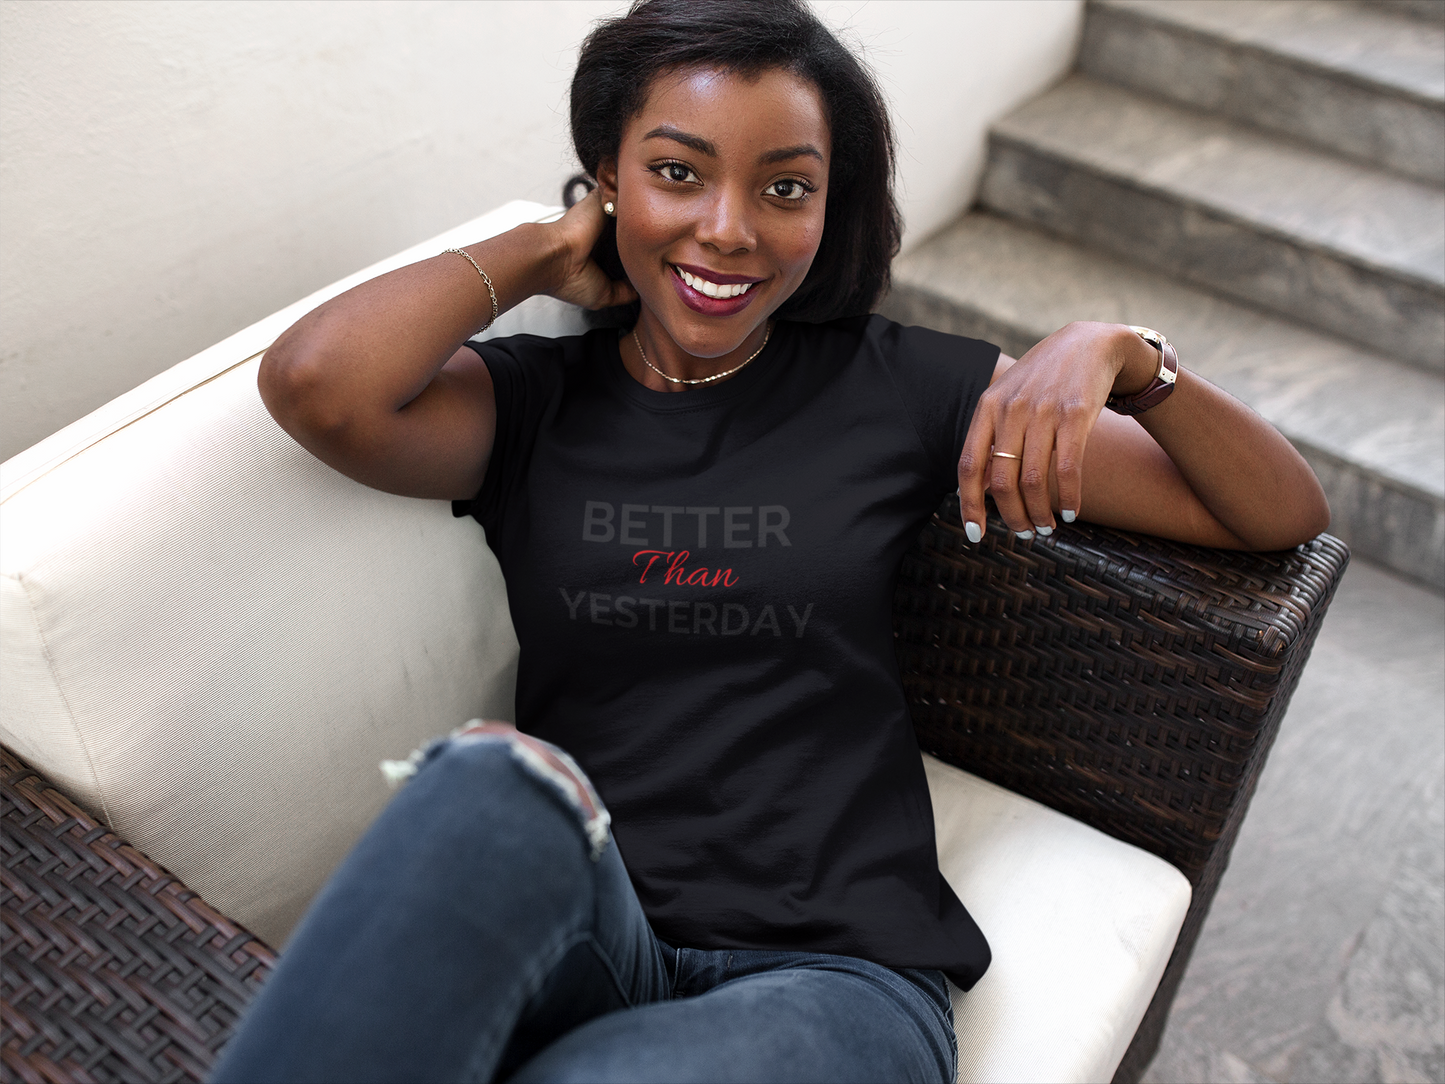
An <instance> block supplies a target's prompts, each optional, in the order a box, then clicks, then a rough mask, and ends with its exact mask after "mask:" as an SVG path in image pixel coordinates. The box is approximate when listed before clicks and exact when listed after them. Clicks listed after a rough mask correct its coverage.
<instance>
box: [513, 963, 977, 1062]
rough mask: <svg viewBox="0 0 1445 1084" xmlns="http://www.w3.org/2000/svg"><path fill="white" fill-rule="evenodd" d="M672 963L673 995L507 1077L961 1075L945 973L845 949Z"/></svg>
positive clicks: (610, 1019)
mask: <svg viewBox="0 0 1445 1084" xmlns="http://www.w3.org/2000/svg"><path fill="white" fill-rule="evenodd" d="M676 968H677V980H676V981H677V990H676V998H675V1000H672V1001H665V1002H658V1003H654V1004H650V1005H643V1006H640V1007H638V1008H634V1009H630V1010H627V1011H625V1012H614V1013H609V1014H608V1015H606V1016H601V1017H598V1018H597V1019H595V1020H592V1021H590V1022H589V1023H586V1024H583V1025H582V1026H581V1027H579V1028H577V1029H576V1030H574V1031H572V1032H569V1033H568V1034H567V1035H565V1036H563V1037H562V1038H560V1039H559V1040H557V1041H556V1042H555V1043H553V1044H552V1045H551V1046H549V1047H548V1048H547V1049H545V1050H543V1051H542V1052H541V1053H539V1054H538V1055H537V1056H536V1057H535V1058H533V1059H532V1060H531V1061H530V1062H528V1063H527V1064H525V1065H523V1066H522V1067H521V1068H520V1069H519V1070H518V1071H517V1073H516V1074H515V1075H513V1076H512V1077H511V1078H510V1084H532V1082H541V1081H546V1082H549V1084H564V1082H572V1081H576V1082H579V1084H580V1082H584V1081H585V1082H588V1084H604V1082H614V1081H615V1082H623V1081H626V1082H633V1084H639V1082H652V1081H656V1082H673V1084H684V1082H704V1081H739V1082H742V1081H749V1082H759V1081H780V1082H782V1081H870V1082H879V1081H895V1080H898V1081H930V1082H934V1084H951V1082H952V1081H953V1080H954V1077H955V1075H956V1073H957V1052H956V1047H955V1041H954V1036H953V1012H952V1009H951V1007H950V1005H949V1001H948V990H947V985H946V983H945V982H944V981H943V976H942V974H940V973H939V972H917V971H915V972H909V973H906V974H905V973H900V972H897V971H892V970H889V969H888V968H886V967H882V966H880V965H878V964H873V963H868V962H867V961H864V960H857V959H853V958H852V957H847V956H829V955H821V954H811V953H798V952H789V953H783V952H760V951H735V952H729V951H726V950H723V951H717V952H699V951H696V950H692V949H682V950H681V951H680V952H679V954H678V958H677V962H676ZM910 976H911V977H910ZM690 994H691V995H692V996H689V995H690Z"/></svg>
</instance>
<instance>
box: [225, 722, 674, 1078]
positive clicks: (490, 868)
mask: <svg viewBox="0 0 1445 1084" xmlns="http://www.w3.org/2000/svg"><path fill="white" fill-rule="evenodd" d="M590 792H591V787H590V785H589V784H587V783H586V781H585V779H581V778H580V771H574V766H573V765H571V763H570V761H567V760H566V759H565V758H558V757H557V756H555V752H554V750H553V749H552V747H550V746H546V745H545V743H542V742H538V741H537V740H536V739H530V738H523V737H521V736H520V735H517V734H516V732H515V731H512V730H511V729H510V728H503V727H485V728H481V729H480V731H479V732H476V733H472V734H469V735H466V734H464V735H463V736H460V737H455V738H451V739H447V740H446V741H444V742H441V743H438V744H437V745H436V746H434V747H433V748H432V749H431V750H430V751H429V753H428V756H427V758H426V760H425V761H424V762H423V764H422V765H421V768H420V769H419V770H418V771H417V773H416V775H415V777H414V778H413V779H412V780H411V781H410V782H408V783H407V784H406V786H405V787H403V788H402V790H401V792H400V793H399V794H397V796H396V797H395V798H394V799H393V800H392V802H391V804H390V805H389V806H388V807H387V808H386V810H385V811H384V812H383V813H382V815H381V816H380V817H379V818H378V819H377V821H376V823H375V824H373V825H372V827H371V828H370V829H369V830H368V831H367V833H366V835H365V836H364V837H363V838H362V840H361V841H360V842H359V843H358V844H357V846H356V848H355V850H353V851H352V852H351V854H350V855H349V856H348V857H347V859H346V861H345V862H344V863H343V864H342V866H341V868H340V869H338V870H337V872H336V874H335V875H334V876H333V877H332V879H331V881H330V882H329V883H328V884H327V886H326V888H325V889H324V890H323V891H322V892H321V894H320V895H319V896H318V897H317V899H316V901H315V903H314V904H313V905H312V907H311V910H310V911H309V912H308V913H307V915H306V917H305V919H303V921H302V923H301V925H300V927H299V928H298V929H297V931H296V934H295V935H294V937H293V938H292V939H291V941H290V942H289V944H288V945H287V947H286V950H285V952H284V953H283V954H282V956H281V960H280V963H279V965H278V966H277V968H276V970H275V972H274V973H273V974H272V976H271V977H270V979H269V980H268V981H267V983H266V986H265V987H264V988H263V989H262V991H261V993H260V995H259V996H258V998H257V999H256V1002H255V1003H254V1004H253V1005H252V1007H251V1009H250V1011H249V1012H248V1014H247V1016H246V1018H245V1019H244V1020H243V1021H242V1024H241V1027H240V1029H239V1031H238V1033H237V1035H236V1036H235V1038H234V1039H232V1041H231V1042H230V1044H228V1045H227V1047H226V1048H225V1050H224V1051H223V1052H222V1054H221V1058H220V1060H219V1062H218V1063H217V1065H216V1068H215V1071H214V1074H213V1077H212V1079H213V1080H216V1081H244V1082H247V1084H255V1082H261V1081H273V1080H274V1081H312V1080H314V1081H338V1080H346V1081H369V1080H375V1081H404V1080H426V1081H449V1080H490V1079H492V1077H493V1076H494V1075H498V1074H502V1075H505V1073H507V1072H508V1071H510V1069H511V1067H513V1066H514V1065H516V1064H518V1063H520V1062H521V1061H523V1060H525V1059H526V1058H527V1057H529V1056H530V1055H531V1054H533V1053H535V1051H537V1050H539V1049H541V1048H542V1047H543V1046H544V1045H545V1044H546V1043H547V1042H549V1041H551V1040H552V1039H554V1038H555V1037H557V1036H558V1035H561V1034H562V1033H564V1032H565V1031H567V1030H568V1029H570V1028H573V1027H575V1026H576V1025H578V1024H580V1023H583V1022H584V1021H586V1020H587V1019H590V1018H591V1017H592V1016H596V1015H599V1014H601V1013H605V1012H610V1011H612V1010H614V1009H619V1008H625V1007H628V1006H630V1005H637V1004H641V1003H645V1002H647V1001H651V1000H655V999H657V998H662V997H667V996H668V995H669V992H670V987H671V980H670V977H669V975H668V973H667V971H666V969H665V967H664V966H663V962H662V957H661V954H660V950H659V946H658V942H657V939H656V938H655V937H654V936H653V934H652V931H651V929H650V928H649V927H648V925H647V920H646V918H645V917H644V916H643V913H642V909H641V906H640V905H639V904H638V902H637V897H636V895H635V894H634V893H633V890H632V886H631V884H630V882H629V881H628V878H627V873H626V870H625V869H624V868H623V866H622V861H621V859H620V858H619V856H618V854H617V848H616V847H615V846H614V845H613V844H612V843H611V841H610V839H609V838H608V835H607V832H606V819H605V811H604V810H601V808H600V803H598V806H597V808H592V807H591V806H590V804H589V802H590V801H591V800H593V799H595V796H592V798H591V799H589V795H590ZM589 828H590V831H589Z"/></svg>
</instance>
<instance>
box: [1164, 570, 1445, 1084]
mask: <svg viewBox="0 0 1445 1084" xmlns="http://www.w3.org/2000/svg"><path fill="white" fill-rule="evenodd" d="M1144 1079H1145V1080H1146V1081H1147V1082H1150V1084H1165V1082H1170V1084H1181V1082H1193V1081H1201V1082H1202V1081H1211V1082H1215V1081H1217V1082H1235V1081H1239V1082H1245V1081H1250V1082H1252V1081H1281V1082H1283V1081H1300V1082H1321V1084H1323V1082H1333V1081H1399V1082H1414V1081H1421V1082H1428V1081H1442V1080H1445V598H1442V597H1441V596H1440V595H1439V594H1437V593H1435V592H1433V591H1430V590H1427V589H1424V588H1421V587H1417V586H1415V585H1413V584H1411V583H1408V582H1406V581H1404V580H1400V579H1397V578H1395V577H1394V576H1392V575H1390V574H1388V573H1385V572H1382V571H1380V570H1379V569H1378V568H1376V567H1372V566H1370V565H1366V564H1363V563H1361V562H1356V563H1355V564H1354V565H1353V566H1351V568H1350V570H1349V571H1348V572H1347V573H1346V575H1345V580H1344V582H1343V584H1342V585H1341V587H1340V591H1339V594H1338V595H1337V596H1336V598H1335V602H1334V604H1333V606H1332V608H1331V609H1330V611H1329V614H1328V615H1327V616H1326V618H1325V623H1324V627H1323V629H1322V631H1321V633H1320V638H1319V640H1318V641H1317V643H1316V645H1315V649H1314V654H1313V656H1312V658H1311V660H1310V662H1309V665H1308V667H1307V668H1306V670H1305V673H1304V676H1303V677H1302V679H1301V681H1300V685H1299V688H1298V690H1297V691H1296V693H1295V697H1294V702H1293V703H1292V704H1291V706H1290V709H1289V714H1288V716H1287V717H1286V718H1285V721H1284V725H1283V729H1282V730H1281V732H1280V737H1279V739H1278V741H1277V743H1276V745H1275V748H1274V750H1273V752H1272V753H1271V754H1270V759H1269V763H1268V764H1267V766H1266V768H1265V771H1264V774H1263V776H1262V778H1261V781H1260V785H1259V790H1258V791H1257V793H1256V795H1255V798H1254V802H1253V805H1252V806H1251V808H1250V811H1249V815H1248V817H1247V819H1246V820H1245V823H1244V827H1243V829H1242V830H1241V833H1240V837H1239V842H1238V843H1237V845H1236V846H1235V850H1234V854H1233V858H1232V861H1231V864H1230V868H1229V871H1228V872H1227V873H1226V874H1225V877H1224V881H1223V884H1222V885H1221V887H1220V890H1219V894H1218V896H1217V897H1216V898H1215V901H1214V906H1213V909H1212V910H1211V912H1210V916H1209V919H1208V921H1207V923H1206V925H1205V927H1204V932H1203V933H1202V934H1201V936H1200V939H1199V943H1198V946H1197V947H1196V949H1195V952H1194V958H1193V960H1192V962H1191V964H1190V967H1189V971H1188V973H1187V974H1186V976H1185V978H1184V983H1183V986H1182V987H1181V989H1180V991H1179V996H1178V999H1177V1000H1176V1001H1175V1004H1174V1011H1173V1015H1172V1016H1171V1018H1170V1024H1169V1027H1168V1030H1167V1031H1166V1032H1165V1035H1164V1041H1163V1044H1162V1045H1161V1047H1160V1050H1159V1054H1158V1056H1157V1057H1156V1058H1155V1060H1154V1063H1153V1064H1152V1065H1151V1066H1150V1068H1149V1070H1148V1072H1147V1073H1146V1075H1145V1078H1144Z"/></svg>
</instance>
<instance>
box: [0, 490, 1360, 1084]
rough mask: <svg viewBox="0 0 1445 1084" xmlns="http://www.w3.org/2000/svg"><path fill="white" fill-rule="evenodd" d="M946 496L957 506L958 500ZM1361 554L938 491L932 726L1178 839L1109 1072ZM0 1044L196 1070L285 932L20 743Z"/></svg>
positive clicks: (1013, 777)
mask: <svg viewBox="0 0 1445 1084" xmlns="http://www.w3.org/2000/svg"><path fill="white" fill-rule="evenodd" d="M950 517H951V518H950ZM1348 559H1349V556H1348V551H1347V550H1346V549H1345V547H1344V545H1343V544H1342V543H1340V542H1339V541H1338V540H1337V539H1334V538H1332V537H1330V536H1328V535H1321V536H1320V537H1319V538H1317V539H1315V540H1314V541H1313V542H1310V543H1308V544H1307V545H1304V546H1300V547H1298V548H1297V549H1295V550H1293V551H1289V552H1286V553H1272V554H1239V553H1223V552H1217V551H1210V550H1201V549H1198V548H1195V547H1189V546H1182V545H1175V544H1171V543H1166V542H1162V541H1159V540H1157V539H1151V538H1142V537H1137V536H1132V535H1127V534H1124V533H1122V532H1117V531H1109V530H1104V529H1100V528H1096V527H1088V526H1075V527H1072V528H1065V529H1061V530H1060V531H1059V532H1057V533H1056V534H1055V536H1054V537H1053V538H1051V539H1038V540H1035V541H1033V542H1031V543H1021V542H1018V541H1017V540H1015V539H1014V538H1013V537H1012V536H1011V535H1010V534H1009V533H1008V532H1007V531H1006V530H1004V529H1003V527H1002V526H1001V525H1000V524H999V523H997V522H994V523H992V524H991V525H990V529H989V532H988V535H987V537H986V538H985V540H984V542H983V544H981V545H978V546H973V545H969V544H968V543H967V542H966V541H965V540H964V538H963V532H962V528H961V526H960V524H959V523H958V522H957V518H956V515H952V509H951V508H945V509H944V510H942V512H941V514H940V516H938V517H935V519H934V520H933V522H932V523H931V524H930V525H929V527H928V528H927V529H926V530H925V531H924V532H923V536H922V538H921V539H920V544H919V547H918V549H917V550H915V551H914V552H913V553H912V554H911V555H910V556H909V557H908V558H907V559H906V561H905V563H904V567H903V573H902V575H901V577H900V582H899V586H898V593H897V599H896V603H895V610H894V620H895V625H896V636H897V642H898V655H899V662H900V665H901V667H902V670H903V674H904V682H905V685H906V687H907V690H908V695H909V700H910V704H911V706H912V711H913V716H914V722H915V725H916V727H917V730H918V738H919V744H920V745H921V746H922V747H923V748H924V749H925V750H926V751H929V752H932V753H933V754H934V755H936V756H938V757H940V758H941V759H944V760H947V761H949V762H951V763H954V764H956V765H958V766H960V767H963V768H966V769H967V770H969V771H971V772H973V773H975V774H977V775H980V776H983V777H984V778H987V779H989V780H992V781H994V782H996V783H999V784H1001V785H1003V786H1005V787H1007V788H1009V789H1010V790H1014V791H1016V792H1019V793H1022V794H1025V795H1027V796H1030V797H1033V798H1035V799H1036V800H1039V801H1041V802H1044V803H1045V804H1047V805H1049V806H1052V807H1053V808H1055V809H1058V810H1060V811H1062V812H1065V813H1067V814H1069V815H1070V816H1072V817H1075V818H1077V819H1079V820H1082V821H1084V822H1086V823H1088V824H1090V825H1093V826H1094V827H1097V828H1099V829H1101V830H1103V831H1105V832H1107V833H1109V834H1110V835H1113V836H1115V837H1117V838H1120V839H1124V840H1126V841H1128V842H1131V843H1133V844H1135V845H1136V846H1139V847H1142V848H1144V849H1146V850H1149V851H1151V852H1153V853H1155V854H1158V855H1160V856H1161V857H1163V858H1165V859H1167V860H1168V861H1169V862H1171V863H1173V864H1174V865H1175V866H1177V867H1178V868H1179V869H1180V870H1182V871H1183V872H1184V874H1185V875H1186V876H1187V877H1188V878H1189V881H1190V882H1191V884H1192V885H1193V886H1194V896H1193V902H1192V904H1191V907H1190V910H1189V913H1188V916H1187V918H1186V920H1185V924H1184V929H1183V932H1182V933H1181V934H1180V937H1179V940H1178V943H1177V945H1176V947H1175V950H1174V953H1173V956H1172V957H1171V959H1170V962H1169V965H1168V969H1167V970H1166V972H1165V975H1164V979H1163V981H1162V983H1161V984H1160V986H1159V989H1158V992H1157V993H1156V995H1155V997H1154V1000H1153V1002H1152V1004H1151V1006H1150V1008H1149V1011H1148V1013H1147V1014H1146V1016H1145V1018H1144V1021H1143V1024H1142V1025H1141V1026H1140V1028H1139V1031H1138V1032H1137V1034H1136V1035H1135V1038H1134V1041H1133V1044H1132V1045H1131V1046H1130V1048H1129V1051H1128V1054H1127V1055H1126V1056H1125V1058H1124V1061H1123V1063H1122V1064H1121V1065H1120V1067H1119V1070H1118V1073H1117V1075H1116V1077H1115V1079H1116V1080H1120V1081H1132V1080H1137V1079H1138V1078H1139V1076H1140V1075H1141V1074H1142V1072H1143V1071H1144V1069H1145V1067H1146V1066H1147V1065H1148V1062H1149V1059H1150V1058H1151V1057H1152V1056H1153V1054H1154V1051H1155V1049H1156V1048H1157V1046H1158V1043H1159V1038H1160V1034H1161V1033H1162V1031H1163V1028H1164V1023H1165V1020H1166V1018H1167V1016H1168V1012H1169V1005H1170V1002H1171V1001H1172V1000H1173V997H1174V993H1175V991H1176V989H1177V988H1178V985H1179V981H1180V979H1181V978H1182V977H1183V974H1184V969H1185V967H1186V966H1187V964H1188V962H1189V955H1190V952H1191V950H1192V948H1193V946H1194V942H1195V940H1196V939H1197V937H1198V935H1199V931H1200V928H1201V926H1202V925H1203V922H1204V918H1205V916H1206V914H1207V913H1208V910H1209V904H1210V901H1211V899H1212V898H1213V896H1214V892H1215V889H1216V888H1217V887H1218V884H1219V879H1220V876H1221V875H1222V874H1223V872H1224V868H1225V866H1226V865H1227V863H1228V859H1229V851H1230V848H1231V847H1232V846H1233V843H1234V839H1235V836H1236V834H1237V833H1238V831H1239V826H1240V823H1241V822H1242V821H1243V819H1244V813H1245V810H1246V808H1247V807H1248V804H1249V799H1250V796H1251V795H1252V794H1253V791H1254V786H1255V782H1256V781H1257V779H1258V778H1259V773H1260V770H1261V769H1262V768H1263V765H1264V760H1265V757H1266V755H1267V754H1268V752H1269V747H1270V744H1271V743H1272V742H1273V740H1274V737H1275V734H1276V732H1277V731H1278V728H1279V723H1280V720H1281V719H1282V717H1283V715H1284V712H1285V708H1286V707H1287V705H1288V703H1289V698H1290V694H1291V693H1292V691H1293V690H1294V687H1295V684H1296V683H1297V682H1298V680H1299V675H1300V671H1301V670H1302V668H1303V666H1304V663H1305V661H1306V659H1307V658H1308V657H1309V652H1310V647H1311V645H1312V643H1313V641H1314V638H1315V635H1316V634H1317V632H1318V631H1319V627H1320V621H1321V619H1322V618H1323V616H1324V611H1325V608H1326V607H1327V606H1328V605H1329V602H1330V599H1331V597H1332V595H1333V593H1334V590H1335V587H1336V585H1337V584H1338V582H1339V578H1340V575H1341V574H1342V573H1343V571H1344V568H1345V565H1346V563H1347V561H1348ZM3 776H4V780H3V795H4V814H3V815H4V825H5V831H4V871H5V872H4V879H3V895H0V900H3V909H4V932H3V951H4V959H5V967H4V990H3V994H4V1012H5V1015H4V1022H5V1030H6V1032H7V1034H6V1038H5V1041H4V1046H3V1060H4V1065H5V1067H6V1069H7V1071H8V1073H9V1074H12V1075H13V1078H14V1079H17V1080H24V1081H37V1082H38V1081H62V1080H75V1081H85V1080H101V1081H103V1080H116V1081H121V1080H124V1081H171V1080H198V1079H201V1078H202V1077H203V1075H204V1073H205V1071H206V1069H207V1067H208V1066H209V1064H210V1063H211V1061H212V1060H213V1059H214V1057H215V1055H216V1052H217V1051H218V1050H219V1049H220V1047H221V1045H222V1044H223V1043H224V1042H225V1040H226V1038H227V1036H228V1035H229V1033H230V1031H231V1029H232V1028H233V1027H234V1025H235V1022H236V1019H237V1018H238V1016H239V1014H240V1012H241V1010H242V1009H243V1008H244V1006H245V1004H246V1002H247V1001H248V1000H249V998H250V997H251V996H252V995H253V994H254V993H255V991H256V989H257V988H258V987H259V985H260V983H261V982H262V981H264V976H265V974H266V972H267V971H268V970H269V969H270V967H271V966H273V964H274V961H275V956H274V954H273V953H272V951H271V950H270V949H269V948H268V947H267V946H266V945H264V944H263V943H262V942H261V941H260V940H258V939H256V938H254V937H253V936H252V935H251V934H249V933H248V932H247V931H246V930H244V929H242V928H240V927H239V926H237V925H236V924H235V923H233V922H231V921H229V920H228V919H227V918H225V917H224V916H223V915H221V914H219V913H218V912H216V911H215V910H213V909H212V908H210V907H209V906H207V905H206V904H205V902H204V901H202V900H201V899H200V898H199V897H198V896H196V895H195V894H194V893H192V892H190V891H188V890H187V889H186V888H185V886H184V885H182V884H180V883H179V882H178V881H177V880H175V879H174V878H173V877H171V876H169V875H168V874H167V873H166V871H165V870H164V869H161V868H160V867H158V866H156V865H155V864H154V863H153V862H151V861H150V860H149V859H147V858H146V857H145V856H144V855H143V854H140V853H139V852H138V851H136V850H134V849H133V848H131V847H129V846H128V845H126V844H125V843H124V842H122V841H121V840H119V839H118V838H117V837H116V836H115V835H114V834H113V833H111V832H110V831H108V830H106V829H105V828H104V827H103V826H101V825H100V824H98V823H97V822H96V821H95V820H94V819H93V818H92V817H90V816H89V815H88V814H86V813H85V812H84V811H83V810H81V809H80V808H79V807H78V806H76V805H75V804H74V803H73V802H71V801H70V800H69V799H68V798H66V797H65V796H64V795H63V794H61V793H60V792H59V791H57V790H55V789H54V788H53V787H50V786H49V785H48V784H47V783H46V781H45V780H44V779H43V778H42V777H40V776H38V775H36V774H35V773H34V772H33V771H30V770H29V769H28V768H26V767H25V765H24V764H22V763H21V762H20V761H19V760H18V759H17V758H15V757H14V756H13V755H12V754H11V753H9V752H8V751H6V752H5V754H4V762H3Z"/></svg>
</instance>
